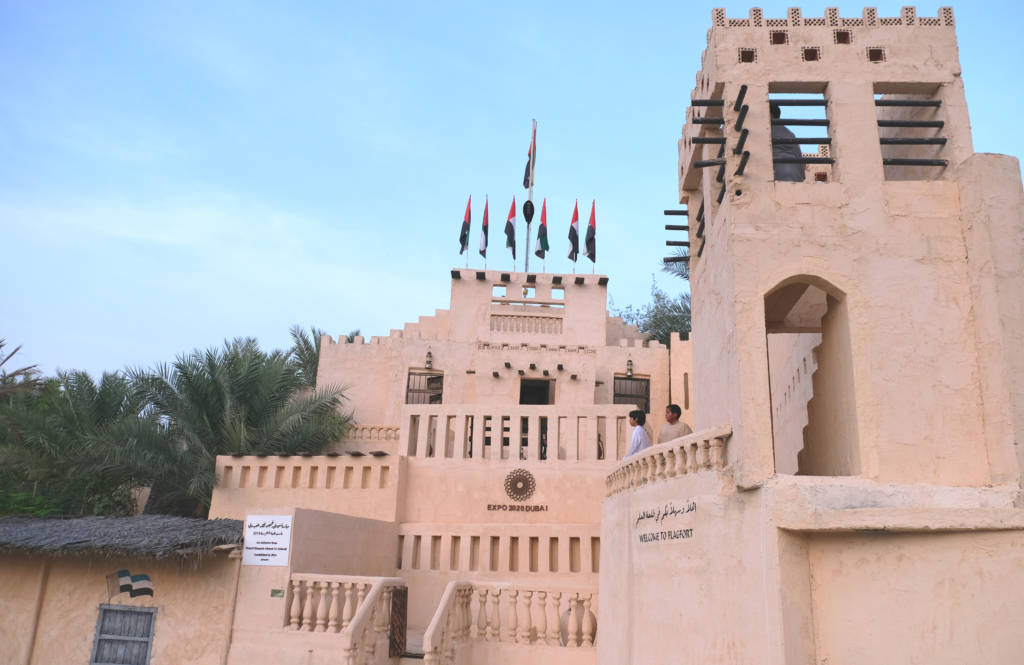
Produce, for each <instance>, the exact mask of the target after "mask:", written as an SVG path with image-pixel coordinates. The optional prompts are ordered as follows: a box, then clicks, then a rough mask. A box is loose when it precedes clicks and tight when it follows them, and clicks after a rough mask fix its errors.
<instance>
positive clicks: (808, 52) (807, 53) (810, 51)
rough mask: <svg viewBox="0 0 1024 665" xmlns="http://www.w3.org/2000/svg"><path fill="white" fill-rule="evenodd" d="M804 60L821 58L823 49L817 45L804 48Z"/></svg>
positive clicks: (809, 60)
mask: <svg viewBox="0 0 1024 665" xmlns="http://www.w3.org/2000/svg"><path fill="white" fill-rule="evenodd" d="M803 57H804V60H805V61H807V62H817V61H818V60H821V49H819V48H817V47H808V48H805V49H804V50H803Z"/></svg>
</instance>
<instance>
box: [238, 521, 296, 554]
mask: <svg viewBox="0 0 1024 665" xmlns="http://www.w3.org/2000/svg"><path fill="white" fill-rule="evenodd" d="M291 541H292V516H291V515H249V516H248V517H246V518H245V540H244V545H243V547H244V549H243V551H242V564H243V565H245V566H287V565H288V550H289V548H290V546H291Z"/></svg>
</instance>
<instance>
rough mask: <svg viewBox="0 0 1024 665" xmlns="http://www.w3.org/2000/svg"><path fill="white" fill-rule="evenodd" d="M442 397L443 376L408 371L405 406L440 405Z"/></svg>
mask: <svg viewBox="0 0 1024 665" xmlns="http://www.w3.org/2000/svg"><path fill="white" fill-rule="evenodd" d="M443 395H444V374H443V373H441V372H427V371H422V370H412V369H411V370H409V381H408V383H406V387H405V403H406V404H440V403H441V402H442V397H443Z"/></svg>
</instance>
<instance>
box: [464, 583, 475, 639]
mask: <svg viewBox="0 0 1024 665" xmlns="http://www.w3.org/2000/svg"><path fill="white" fill-rule="evenodd" d="M462 618H463V621H464V622H465V623H464V624H463V627H462V635H463V636H464V637H466V638H469V637H472V636H473V635H472V634H473V588H472V587H470V588H468V589H463V591H462Z"/></svg>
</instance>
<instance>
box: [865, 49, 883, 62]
mask: <svg viewBox="0 0 1024 665" xmlns="http://www.w3.org/2000/svg"><path fill="white" fill-rule="evenodd" d="M868 60H869V61H871V62H885V49H884V48H880V47H877V46H872V47H870V48H868Z"/></svg>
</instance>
